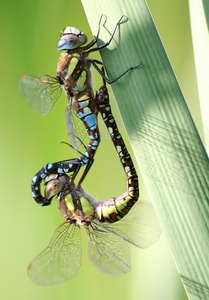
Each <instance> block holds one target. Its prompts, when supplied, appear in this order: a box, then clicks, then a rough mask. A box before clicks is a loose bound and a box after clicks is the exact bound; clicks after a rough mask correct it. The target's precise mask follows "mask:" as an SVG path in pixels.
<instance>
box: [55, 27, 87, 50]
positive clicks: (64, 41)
mask: <svg viewBox="0 0 209 300" xmlns="http://www.w3.org/2000/svg"><path fill="white" fill-rule="evenodd" d="M86 42H87V36H86V35H85V34H84V32H81V31H80V30H79V29H77V28H75V27H66V28H65V29H64V31H62V32H61V38H60V40H59V42H58V44H57V50H72V49H76V48H79V47H80V45H82V44H85V43H86Z"/></svg>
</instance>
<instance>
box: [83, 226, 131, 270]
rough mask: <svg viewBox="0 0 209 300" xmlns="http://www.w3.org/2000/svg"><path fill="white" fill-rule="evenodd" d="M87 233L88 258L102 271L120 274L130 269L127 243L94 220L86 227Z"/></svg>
mask: <svg viewBox="0 0 209 300" xmlns="http://www.w3.org/2000/svg"><path fill="white" fill-rule="evenodd" d="M86 229H87V233H88V235H89V238H90V241H89V252H88V254H89V259H90V260H91V262H92V263H93V264H94V265H95V266H96V267H97V268H98V269H99V270H100V271H102V272H105V273H109V274H111V275H115V276H117V275H122V274H125V273H127V272H129V271H130V262H129V249H128V245H127V243H126V242H125V241H124V240H123V239H122V238H121V237H120V236H118V235H116V234H115V233H114V232H111V231H110V230H108V229H106V228H103V224H99V223H98V222H96V221H94V222H92V223H91V225H90V226H89V227H88V228H86Z"/></svg>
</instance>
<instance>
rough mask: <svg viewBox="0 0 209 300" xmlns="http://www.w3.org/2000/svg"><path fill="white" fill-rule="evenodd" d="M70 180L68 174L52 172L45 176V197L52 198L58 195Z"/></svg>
mask: <svg viewBox="0 0 209 300" xmlns="http://www.w3.org/2000/svg"><path fill="white" fill-rule="evenodd" d="M67 180H68V176H67V175H62V176H60V175H59V174H50V175H48V176H47V177H46V178H45V184H46V188H45V197H46V199H48V200H49V199H51V198H52V197H54V196H55V195H57V194H58V193H59V192H60V191H61V190H62V189H63V187H64V185H65V183H66V182H67Z"/></svg>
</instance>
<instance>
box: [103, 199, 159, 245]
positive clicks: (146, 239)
mask: <svg viewBox="0 0 209 300" xmlns="http://www.w3.org/2000/svg"><path fill="white" fill-rule="evenodd" d="M104 227H105V228H107V229H109V230H111V231H112V232H114V233H115V234H117V235H118V236H121V238H123V239H124V240H126V241H127V242H129V243H131V244H133V245H135V246H136V247H138V248H142V249H143V248H148V247H150V246H152V245H153V244H155V243H156V242H157V241H158V240H159V238H160V235H161V232H162V229H161V227H160V223H159V221H158V218H157V216H156V213H155V211H154V208H153V206H152V205H151V204H149V203H145V202H140V201H138V202H137V203H136V204H135V205H134V206H133V208H132V209H131V210H130V211H129V213H128V214H127V215H126V216H125V217H124V218H123V219H121V220H120V221H118V222H115V223H111V224H110V223H105V224H104ZM118 230H119V231H118ZM121 233H122V235H121Z"/></svg>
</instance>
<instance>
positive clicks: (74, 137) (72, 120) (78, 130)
mask: <svg viewBox="0 0 209 300" xmlns="http://www.w3.org/2000/svg"><path fill="white" fill-rule="evenodd" d="M66 123H67V130H68V135H69V138H70V140H71V143H72V146H73V148H74V149H75V150H78V149H79V146H80V145H81V144H82V145H83V143H84V142H85V138H86V136H87V129H86V127H85V125H84V123H83V121H81V119H80V118H79V117H78V116H77V114H76V112H75V109H74V108H73V106H72V104H71V101H69V100H68V105H67V108H66ZM83 146H84V149H83V150H85V149H86V146H85V145H83Z"/></svg>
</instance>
